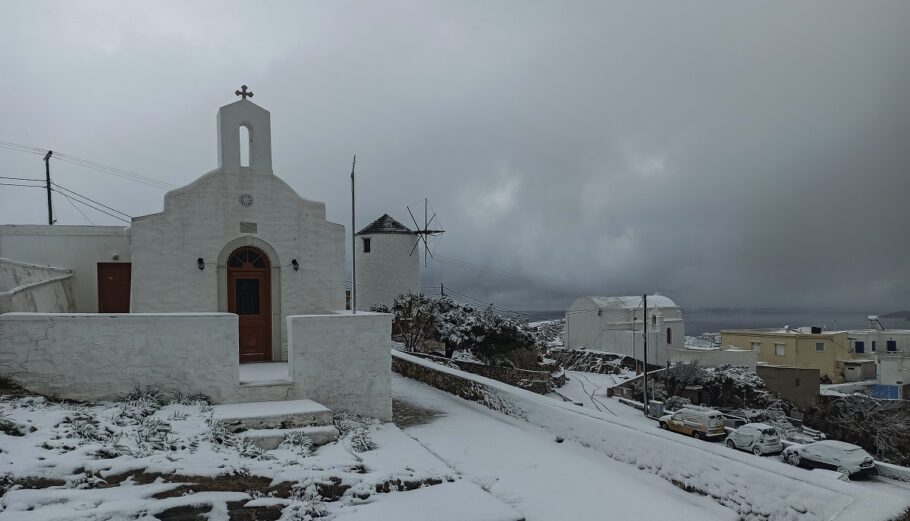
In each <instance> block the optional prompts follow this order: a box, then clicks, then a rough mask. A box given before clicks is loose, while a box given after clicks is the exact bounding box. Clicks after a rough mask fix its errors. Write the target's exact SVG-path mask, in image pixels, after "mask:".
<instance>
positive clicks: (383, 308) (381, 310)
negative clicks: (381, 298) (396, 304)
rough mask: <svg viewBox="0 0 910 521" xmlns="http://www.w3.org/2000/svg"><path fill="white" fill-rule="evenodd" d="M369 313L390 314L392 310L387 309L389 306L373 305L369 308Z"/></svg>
mask: <svg viewBox="0 0 910 521" xmlns="http://www.w3.org/2000/svg"><path fill="white" fill-rule="evenodd" d="M370 311H371V312H373V313H391V312H392V310H391V309H389V306H386V305H385V304H373V305H372V306H370Z"/></svg>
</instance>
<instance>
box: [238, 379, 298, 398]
mask: <svg viewBox="0 0 910 521" xmlns="http://www.w3.org/2000/svg"><path fill="white" fill-rule="evenodd" d="M296 399H297V391H296V389H295V388H294V384H293V383H291V381H290V380H277V381H273V382H259V383H242V384H240V388H239V389H238V396H237V401H238V402H240V403H254V402H279V401H287V400H296Z"/></svg>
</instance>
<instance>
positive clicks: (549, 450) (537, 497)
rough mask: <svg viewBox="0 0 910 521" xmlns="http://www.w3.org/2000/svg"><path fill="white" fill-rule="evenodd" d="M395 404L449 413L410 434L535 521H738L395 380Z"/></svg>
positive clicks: (484, 412) (529, 430)
mask: <svg viewBox="0 0 910 521" xmlns="http://www.w3.org/2000/svg"><path fill="white" fill-rule="evenodd" d="M392 390H393V395H394V398H395V399H396V400H398V401H403V402H408V403H411V404H414V405H417V406H419V407H423V408H427V409H433V410H437V411H440V412H442V415H441V416H439V417H437V418H435V419H434V420H433V421H432V422H430V423H428V424H424V425H417V426H412V427H408V428H406V430H405V432H406V433H407V434H408V435H410V436H412V437H413V438H414V439H416V440H417V441H418V442H420V443H421V444H422V445H423V446H425V447H426V448H427V449H428V450H430V451H431V452H433V453H434V454H436V455H437V456H438V457H439V458H440V459H442V460H443V461H445V462H446V463H447V464H448V465H449V466H451V467H452V468H453V470H455V471H456V472H458V473H459V474H461V475H463V476H464V477H465V479H469V480H471V481H473V482H475V483H477V484H479V485H480V486H481V487H483V488H485V489H486V490H489V491H490V492H491V493H492V494H493V495H494V496H496V497H498V498H500V499H502V500H503V501H505V502H506V503H509V504H510V505H512V506H513V507H514V508H515V509H516V510H518V511H519V512H521V513H522V514H524V515H525V516H526V517H527V520H528V521H535V520H547V521H549V520H553V519H573V520H587V519H591V520H595V519H597V520H601V519H603V518H604V516H605V515H606V514H607V513H609V515H610V517H612V518H616V519H633V518H634V519H660V518H674V519H700V520H705V521H708V520H715V519H717V520H721V519H723V520H728V519H729V520H732V519H736V517H737V516H736V515H735V513H734V512H733V511H732V510H729V509H727V508H724V507H722V506H720V505H718V504H717V503H716V502H714V501H712V500H711V499H709V498H706V497H703V496H700V495H697V494H690V493H687V492H684V491H682V490H680V489H678V488H676V487H674V486H673V485H671V484H670V483H668V482H667V481H665V480H663V479H661V478H659V477H657V476H654V475H651V474H647V473H644V472H639V471H637V469H635V468H634V467H632V466H629V465H626V464H623V463H620V462H618V461H615V460H613V459H610V458H609V457H607V456H605V455H603V454H601V453H599V452H596V451H593V450H590V449H587V448H585V447H582V446H580V445H578V444H577V443H574V442H569V441H566V442H563V443H557V442H556V440H554V439H553V437H552V436H551V435H550V434H549V433H547V432H546V431H544V430H543V429H540V428H538V427H535V426H533V425H531V424H528V423H526V422H523V421H520V420H516V419H514V418H511V417H509V416H506V415H503V414H500V413H497V412H494V411H491V410H489V409H486V408H484V407H482V406H479V405H476V404H473V403H470V402H466V401H464V400H461V399H460V398H456V397H454V396H451V395H449V394H447V393H444V392H441V391H438V390H436V389H434V388H432V387H429V386H426V385H424V384H421V383H418V382H415V381H413V380H408V379H406V378H403V377H400V376H398V375H395V376H394V379H393V385H392Z"/></svg>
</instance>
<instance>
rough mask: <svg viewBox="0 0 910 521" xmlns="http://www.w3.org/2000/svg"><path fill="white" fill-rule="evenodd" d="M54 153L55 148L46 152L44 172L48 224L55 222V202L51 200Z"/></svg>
mask: <svg viewBox="0 0 910 521" xmlns="http://www.w3.org/2000/svg"><path fill="white" fill-rule="evenodd" d="M52 155H54V151H53V150H48V151H47V154H44V174H45V180H46V184H45V187H46V188H47V224H54V203H53V202H52V201H51V156H52Z"/></svg>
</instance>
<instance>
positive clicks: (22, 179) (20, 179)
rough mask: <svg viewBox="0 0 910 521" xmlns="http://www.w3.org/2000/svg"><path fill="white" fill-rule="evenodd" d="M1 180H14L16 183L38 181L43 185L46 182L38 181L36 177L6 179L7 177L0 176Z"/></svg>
mask: <svg viewBox="0 0 910 521" xmlns="http://www.w3.org/2000/svg"><path fill="white" fill-rule="evenodd" d="M0 179H12V180H15V181H36V182H39V183H43V182H44V179H37V178H34V177H6V176H0Z"/></svg>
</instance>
